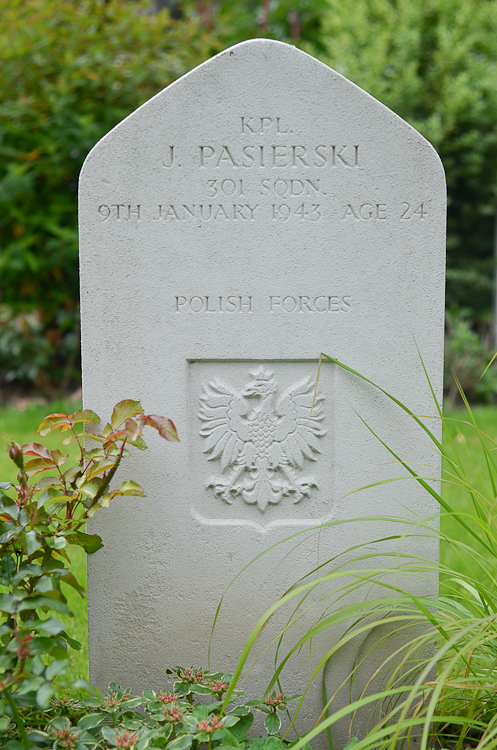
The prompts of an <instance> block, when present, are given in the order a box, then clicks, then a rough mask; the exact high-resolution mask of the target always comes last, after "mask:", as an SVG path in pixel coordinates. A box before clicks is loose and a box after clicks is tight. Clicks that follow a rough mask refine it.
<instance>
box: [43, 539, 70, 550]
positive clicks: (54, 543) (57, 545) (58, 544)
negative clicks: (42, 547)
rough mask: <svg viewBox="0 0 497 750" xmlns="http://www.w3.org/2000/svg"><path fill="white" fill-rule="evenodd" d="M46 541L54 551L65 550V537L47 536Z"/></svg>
mask: <svg viewBox="0 0 497 750" xmlns="http://www.w3.org/2000/svg"><path fill="white" fill-rule="evenodd" d="M45 541H46V543H47V545H48V546H49V547H51V548H52V549H64V547H65V546H66V544H67V539H66V538H65V537H64V536H47V537H45Z"/></svg>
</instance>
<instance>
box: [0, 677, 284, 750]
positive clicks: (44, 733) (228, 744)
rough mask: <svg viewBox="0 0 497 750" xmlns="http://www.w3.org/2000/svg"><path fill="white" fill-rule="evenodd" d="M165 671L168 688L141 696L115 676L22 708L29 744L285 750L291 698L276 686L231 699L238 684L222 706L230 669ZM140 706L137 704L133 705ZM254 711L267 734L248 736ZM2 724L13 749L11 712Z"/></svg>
mask: <svg viewBox="0 0 497 750" xmlns="http://www.w3.org/2000/svg"><path fill="white" fill-rule="evenodd" d="M166 672H167V674H173V675H174V676H175V677H176V680H175V682H174V684H173V688H172V692H168V691H167V690H160V691H158V692H156V691H154V690H145V691H144V692H143V695H142V696H141V697H140V696H133V695H131V691H130V690H129V689H123V688H122V687H121V686H120V685H118V684H117V683H115V682H112V683H111V684H110V685H109V689H108V692H107V695H101V694H100V691H99V690H98V689H96V688H92V689H91V693H92V695H91V696H90V697H88V698H86V699H84V700H77V699H72V698H67V697H66V698H63V699H55V700H52V702H51V704H50V706H48V707H46V708H44V709H40V708H37V709H34V710H33V709H28V710H27V711H24V716H23V719H24V722H25V724H26V726H27V730H26V741H27V743H28V745H27V746H28V747H31V748H37V747H39V748H53V749H54V750H59V749H60V750H62V748H71V750H72V749H73V750H107V748H114V747H121V748H124V749H125V750H145V748H154V747H156V748H168V750H190V748H191V749H192V750H200V748H202V747H204V748H205V747H207V748H208V750H212V748H231V749H233V748H235V750H245V748H248V747H249V746H250V747H252V748H253V750H282V741H281V738H280V737H279V730H280V727H281V720H280V718H279V716H278V715H277V712H278V711H286V710H287V707H288V701H289V700H292V699H291V698H286V697H285V696H283V695H281V694H279V695H277V694H276V693H275V692H273V694H272V695H270V696H267V697H266V698H264V699H262V700H251V701H246V702H242V703H237V705H234V704H235V702H237V701H238V699H241V698H242V697H243V692H242V691H241V690H236V691H234V693H233V697H232V698H231V699H230V700H229V701H228V702H227V704H226V703H225V702H223V694H224V693H225V692H226V691H227V689H228V687H229V685H230V683H231V681H232V679H233V675H232V674H224V673H222V672H218V673H209V672H207V671H205V670H203V669H196V668H193V667H187V668H182V667H175V668H174V669H168V670H166ZM200 695H202V696H204V699H205V700H206V701H208V702H207V703H198V702H197V701H196V700H195V699H196V698H197V697H198V696H200ZM294 697H298V696H294ZM209 701H214V702H209ZM139 707H141V710H140V711H137V710H136V709H137V708H139ZM254 711H261V712H263V713H264V714H265V715H266V719H265V727H266V730H267V736H265V737H259V738H256V739H251V738H250V730H251V727H252V724H253V721H254V714H253V712H254ZM3 723H4V727H5V728H4V731H3V733H2V732H0V740H2V741H3V742H6V743H7V744H6V745H4V747H6V749H7V750H8V749H9V748H16V743H19V741H18V739H13V735H17V736H18V731H17V729H16V727H15V726H14V725H13V724H12V723H11V722H9V719H8V717H5V719H4V721H3ZM19 746H20V747H21V745H19Z"/></svg>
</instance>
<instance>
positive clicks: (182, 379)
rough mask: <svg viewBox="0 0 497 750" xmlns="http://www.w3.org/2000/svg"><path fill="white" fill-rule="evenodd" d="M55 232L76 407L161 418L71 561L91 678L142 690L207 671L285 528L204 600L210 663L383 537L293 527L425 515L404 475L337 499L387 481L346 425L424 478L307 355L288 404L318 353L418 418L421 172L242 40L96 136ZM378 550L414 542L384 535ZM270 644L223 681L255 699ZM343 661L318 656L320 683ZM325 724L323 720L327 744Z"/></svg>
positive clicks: (431, 361)
mask: <svg viewBox="0 0 497 750" xmlns="http://www.w3.org/2000/svg"><path fill="white" fill-rule="evenodd" d="M80 235H81V312H82V341H83V380H84V403H85V406H86V407H90V408H93V409H95V410H96V411H97V412H98V413H100V414H105V415H107V417H108V416H110V413H111V408H112V406H113V405H114V403H116V402H117V401H119V400H120V399H123V398H133V399H140V400H141V401H142V404H143V407H144V409H145V411H146V412H147V413H157V414H162V415H165V416H168V417H170V418H172V419H173V421H174V422H175V424H176V427H177V429H178V433H179V435H180V439H181V443H180V444H167V443H165V442H162V441H160V440H159V439H158V438H157V439H154V436H152V437H151V439H150V441H149V445H150V449H149V451H147V452H146V453H143V454H140V455H139V456H137V457H133V458H132V459H130V461H129V462H128V466H127V468H126V469H125V470H124V471H123V477H124V474H126V477H124V478H133V479H135V480H136V481H139V482H140V483H141V484H142V485H143V486H144V488H145V490H146V493H147V499H146V500H143V499H138V498H136V499H135V498H126V499H123V500H122V501H119V502H118V501H115V502H114V503H113V506H112V508H110V509H109V510H107V511H103V512H102V513H101V514H100V518H98V520H96V521H95V522H94V523H93V524H92V531H96V532H98V533H99V534H101V536H102V537H103V540H104V543H105V547H104V549H103V550H101V551H100V552H98V553H96V554H95V555H93V556H91V558H90V559H89V563H88V587H89V633H90V675H91V680H92V681H94V682H96V683H97V684H100V685H101V686H105V685H106V684H107V683H108V681H109V680H111V679H115V680H117V681H119V682H121V683H122V684H125V685H131V686H132V688H133V690H142V689H143V688H146V687H148V688H150V687H155V688H159V687H161V686H163V685H164V684H165V681H164V668H165V667H166V665H175V664H183V665H185V666H187V665H190V664H194V665H195V666H200V665H206V663H207V648H208V642H209V635H210V629H211V625H212V622H213V618H214V615H215V611H216V606H217V604H218V602H219V600H220V598H221V596H222V594H223V591H224V590H225V588H226V586H227V585H228V584H229V583H230V581H231V580H232V578H233V576H234V575H235V574H237V573H238V572H239V571H241V569H242V568H243V567H244V566H245V565H247V563H248V562H249V561H250V560H252V559H253V558H254V557H255V556H256V555H257V554H259V553H261V552H263V551H264V550H266V549H268V548H269V547H270V546H271V545H274V544H275V543H276V542H279V541H281V540H282V539H285V538H286V537H287V536H288V535H290V534H293V533H296V532H302V531H304V532H305V533H304V534H302V535H301V536H300V537H299V538H298V540H297V541H295V540H293V541H291V542H289V543H285V544H283V545H282V546H278V547H276V548H275V549H273V550H272V551H271V552H270V553H269V554H268V555H266V556H264V557H262V558H261V559H260V560H259V561H258V562H257V563H256V564H254V565H253V566H251V567H250V568H248V570H247V571H245V573H243V575H242V576H241V577H240V578H239V579H238V580H237V581H236V583H235V584H234V585H233V586H232V587H231V588H230V590H229V591H228V593H227V595H226V598H225V601H224V604H223V607H222V609H221V614H220V619H219V622H218V625H217V628H216V631H215V633H214V638H213V642H212V649H211V659H212V667H213V668H216V669H217V668H221V669H225V670H233V669H234V667H235V665H236V662H237V660H238V658H239V656H240V654H241V650H242V646H243V643H244V641H245V639H246V637H247V636H248V634H249V632H250V630H251V628H252V626H253V625H254V624H255V622H256V621H257V619H258V617H259V616H260V615H261V614H262V613H263V612H264V611H265V609H266V608H267V607H268V606H269V605H270V604H271V603H273V602H274V601H275V600H276V599H277V598H278V597H279V596H280V595H281V594H282V593H283V592H284V591H285V590H286V588H287V587H288V586H289V585H291V584H292V583H293V582H294V581H295V580H297V579H298V578H300V577H301V576H302V575H304V574H305V573H306V572H308V571H309V570H310V569H312V568H314V567H315V566H316V565H317V564H320V563H322V562H324V561H325V560H326V559H328V558H329V557H332V556H334V555H336V554H338V553H340V552H344V551H345V550H347V549H348V548H349V547H351V546H352V545H354V544H358V543H359V542H368V541H369V542H370V545H369V547H368V548H367V549H368V551H371V550H376V549H379V546H378V545H377V544H376V543H375V542H374V540H375V539H377V538H378V537H381V536H383V535H384V534H385V531H386V530H388V523H386V522H385V521H383V522H381V521H377V522H373V521H370V522H368V523H363V524H361V523H360V522H358V523H353V524H344V525H337V526H331V527H329V528H327V529H326V530H323V531H322V532H321V533H319V534H318V533H317V532H316V530H315V528H314V527H315V526H316V524H317V523H319V521H320V520H322V519H325V520H327V521H342V520H347V519H359V518H361V517H364V516H385V517H390V516H393V517H409V516H410V513H411V511H412V512H413V513H417V514H419V515H420V516H427V515H429V514H431V513H432V512H434V510H435V509H434V507H433V503H432V502H431V501H430V499H429V497H428V496H427V495H426V494H425V493H423V492H422V491H420V489H419V488H418V487H417V486H416V485H415V483H414V482H412V481H411V482H409V481H405V482H402V483H391V484H387V485H384V486H380V487H375V488H372V489H370V490H367V491H364V492H360V493H357V494H352V495H348V496H347V493H349V492H351V491H352V490H354V489H356V488H358V487H360V486H362V485H364V484H366V483H370V482H374V481H377V480H379V479H385V478H388V477H392V476H400V475H402V471H401V469H399V467H398V466H396V465H395V464H392V462H391V459H390V456H389V454H388V453H387V452H386V450H385V449H384V448H383V447H382V445H381V444H380V443H379V442H378V441H377V440H376V439H375V437H374V436H373V435H372V434H371V433H370V432H369V431H368V429H367V428H366V426H365V425H364V424H363V422H362V421H361V419H360V418H359V417H362V419H364V420H366V421H367V422H368V424H370V425H371V426H372V428H373V429H375V430H376V431H377V432H378V433H379V435H380V436H381V437H382V439H384V440H386V441H387V442H388V443H389V444H390V445H392V447H394V448H395V449H396V450H397V451H399V452H400V453H401V455H402V456H403V457H405V458H407V459H409V460H413V461H418V462H425V463H428V464H430V465H432V466H433V469H432V470H431V471H432V472H433V476H437V472H439V465H438V462H437V457H436V456H435V455H434V454H433V453H432V451H431V450H430V449H429V447H427V446H426V445H425V441H424V440H422V439H421V437H420V435H419V433H418V432H417V431H416V430H415V429H414V425H413V424H411V423H410V422H408V421H407V418H406V417H405V416H401V415H400V412H399V410H398V409H397V408H396V407H394V405H392V403H391V402H388V401H387V399H386V398H384V397H383V396H382V395H381V394H380V393H379V392H378V391H375V390H374V389H373V388H371V387H370V386H367V385H366V384H365V383H364V382H360V381H358V380H357V379H356V378H354V377H353V376H351V375H349V374H347V373H345V372H344V371H342V370H339V369H338V368H337V367H336V366H334V365H331V364H323V366H322V368H321V375H320V382H319V397H318V399H317V401H316V404H315V406H314V409H312V411H311V406H312V401H313V394H314V383H315V379H316V375H317V364H318V359H319V354H320V352H321V351H324V352H326V353H328V354H330V355H332V356H334V357H336V358H338V359H339V360H341V361H342V362H345V363H347V364H348V365H350V366H351V367H353V368H355V369H356V370H358V371H359V372H361V373H363V374H364V375H366V376H367V377H368V378H370V379H372V380H373V381H375V382H377V383H379V384H380V385H381V386H382V387H384V388H385V389H387V390H388V391H390V392H391V393H393V394H394V395H395V396H396V397H397V398H399V399H401V400H404V401H405V402H406V403H407V404H408V405H409V406H410V408H411V409H412V410H413V411H414V412H416V413H420V414H433V413H434V408H433V404H432V402H431V396H430V391H429V388H428V385H427V382H426V379H425V376H424V374H423V370H422V367H421V363H420V360H419V355H418V350H417V347H418V348H419V351H420V352H421V353H422V356H423V358H424V362H425V364H426V367H427V370H428V372H429V375H430V377H431V380H432V383H433V386H434V388H435V392H436V393H437V395H438V397H439V398H441V392H442V356H443V309H444V305H443V297H444V239H445V184H444V175H443V170H442V166H441V163H440V160H439V158H438V156H437V155H436V153H435V152H434V150H433V148H432V147H431V146H430V144H429V143H428V142H427V141H426V140H424V139H423V138H422V137H421V136H420V135H419V134H418V133H417V132H415V131H414V130H413V129H412V128H411V127H410V126H409V125H407V124H406V123H405V122H403V121H402V120H401V119H400V118H399V117H397V116H396V115H395V114H394V113H392V112H391V111H390V110H388V109H387V108H385V107H384V106H383V105H381V104H380V103H378V102H377V101H375V100H374V99H373V98H372V97H370V96H369V95H368V94H366V93H365V92H363V91H361V90H360V89H359V88H357V87H356V86H355V85H354V84H352V83H350V82H349V81H347V80H346V79H344V78H343V77H342V76H340V75H339V74H337V73H335V72H334V71H332V70H330V69H329V68H328V67H326V66H325V65H323V64H321V63H320V62H318V61H316V60H315V59H313V58H311V57H309V56H308V55H306V54H304V53H303V52H301V51H299V50H297V49H295V48H293V47H290V46H288V45H284V44H281V43H278V42H273V41H268V40H254V41H250V42H245V43H243V44H240V45H237V46H236V47H233V48H231V49H229V50H227V51H226V52H224V53H222V54H220V55H218V56H217V57H215V58H213V59H212V60H210V61H208V62H206V63H205V64H203V65H201V66H200V67H199V68H197V69H196V70H194V71H193V72H191V73H190V74H188V75H186V76H184V77H183V78H182V79H180V80H179V81H177V82H176V83H174V84H173V85H171V86H169V87H168V88H167V89H165V90H164V91H162V92H161V93H159V94H158V95H157V96H155V97H154V98H153V99H151V100H150V101H149V102H147V103H146V104H145V105H143V106H142V107H141V108H140V109H138V110H137V111H136V112H134V113H133V114H132V115H131V116H130V117H128V118H127V119H126V120H124V121H123V122H122V123H121V124H120V125H118V126H117V127H116V128H115V129H114V130H113V131H111V132H110V133H109V134H108V135H107V136H105V138H103V139H102V140H101V141H100V142H99V143H98V144H97V145H96V147H95V148H94V149H93V151H92V152H91V153H90V155H89V156H88V159H87V161H86V162H85V165H84V167H83V171H82V175H81V183H80ZM434 429H435V431H437V427H436V425H435V427H434ZM427 471H428V470H427ZM411 518H412V516H411ZM403 550H404V551H406V550H407V551H409V550H411V551H413V552H414V549H413V547H412V545H411V546H410V543H409V542H406V543H405V544H404V548H403ZM415 551H416V553H418V554H423V555H426V556H428V557H430V558H431V559H435V558H436V556H437V554H438V545H437V543H436V541H435V540H431V541H428V540H418V542H417V543H416V548H415ZM371 564H373V563H371ZM428 588H429V587H428ZM323 608H324V607H321V609H320V610H319V611H320V612H321V611H322V610H323ZM316 611H317V609H316ZM289 614H290V613H289V612H286V613H285V616H284V617H283V618H280V619H279V620H278V619H276V620H275V622H274V623H273V625H272V626H270V627H268V628H267V630H266V631H265V633H264V638H265V640H264V638H261V639H259V640H260V644H259V642H258V644H256V645H257V648H256V649H255V652H256V653H260V651H261V650H262V646H263V645H265V644H266V643H267V642H268V641H269V640H270V638H271V637H272V636H274V634H276V632H277V629H278V624H281V623H283V622H285V618H286V616H288V615H289ZM312 616H315V612H314V613H313V614H312ZM309 622H310V619H309V618H308V619H307V623H309ZM296 637H297V632H296V633H295V635H292V634H290V637H287V640H286V641H285V642H286V643H288V644H290V643H291V642H292V640H293V638H296ZM330 642H331V636H330V634H328V635H327V636H326V639H325V640H324V643H321V644H319V643H318V644H317V645H316V649H318V651H319V648H320V647H322V646H323V645H328V646H329V644H330ZM272 653H273V652H272V651H271V650H270V652H269V654H268V655H266V657H265V658H262V659H261V660H260V661H259V662H258V663H257V665H256V667H255V668H254V670H253V671H252V672H251V674H250V676H249V678H248V680H247V682H246V683H245V687H246V689H247V692H249V693H250V697H254V696H257V695H259V694H260V693H261V692H262V691H263V690H264V688H265V686H266V683H267V679H268V676H269V675H270V674H271V668H272ZM316 654H317V652H315V655H316ZM314 658H315V656H314ZM352 658H353V653H352V652H351V653H349V654H347V655H344V656H343V657H341V659H339V660H338V661H337V663H336V665H335V666H334V669H333V671H332V674H333V677H332V678H330V685H329V689H330V690H331V689H332V686H333V685H334V686H335V688H336V686H337V684H338V683H339V681H340V680H341V679H342V678H343V677H344V676H345V675H346V674H347V671H348V670H349V669H350V667H351V664H352V661H351V659H352ZM309 674H310V663H309V652H305V653H304V652H302V653H301V654H300V655H299V656H297V657H295V658H294V659H293V660H291V661H290V663H289V665H288V667H287V669H286V670H285V672H284V674H283V687H284V689H285V690H286V691H287V692H289V693H298V692H301V691H302V689H303V687H304V685H305V680H306V678H307V677H308V676H309ZM342 692H344V691H342ZM319 695H320V687H319V686H318V687H317V688H316V689H314V690H311V691H310V693H309V698H308V700H307V701H306V704H305V708H304V710H303V713H302V718H301V722H300V727H301V728H303V727H309V726H312V723H313V722H314V720H315V717H316V715H317V714H316V710H317V707H318V706H319ZM337 701H342V702H346V701H347V695H343V696H342V697H339V698H338V699H337ZM336 705H338V702H337V704H336ZM356 731H360V728H359V727H356ZM347 733H348V727H345V728H342V729H337V730H336V733H335V740H336V742H337V743H338V744H337V747H340V743H342V744H343V742H344V741H345V738H346V736H347Z"/></svg>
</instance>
